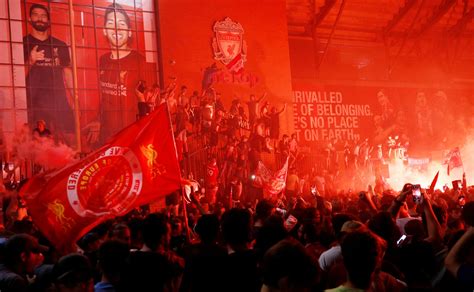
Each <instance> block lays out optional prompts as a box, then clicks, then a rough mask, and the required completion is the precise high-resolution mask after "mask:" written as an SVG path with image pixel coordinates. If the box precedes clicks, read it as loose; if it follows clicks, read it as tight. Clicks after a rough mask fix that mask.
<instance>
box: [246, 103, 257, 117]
mask: <svg viewBox="0 0 474 292" xmlns="http://www.w3.org/2000/svg"><path fill="white" fill-rule="evenodd" d="M257 105H258V102H257V101H247V106H248V108H249V119H250V121H253V120H255V118H256V117H257Z"/></svg>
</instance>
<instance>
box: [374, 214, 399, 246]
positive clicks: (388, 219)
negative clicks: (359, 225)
mask: <svg viewBox="0 0 474 292" xmlns="http://www.w3.org/2000/svg"><path fill="white" fill-rule="evenodd" d="M367 226H368V227H369V229H370V230H371V231H373V232H374V233H375V234H377V235H378V236H380V237H382V238H383V239H385V240H386V241H387V242H388V243H389V244H390V245H395V244H396V242H397V239H398V238H400V235H401V234H400V229H399V228H398V226H397V224H396V223H395V221H394V220H393V219H392V216H391V215H390V213H389V212H379V213H377V214H376V215H375V216H373V217H372V219H370V221H369V223H368V224H367Z"/></svg>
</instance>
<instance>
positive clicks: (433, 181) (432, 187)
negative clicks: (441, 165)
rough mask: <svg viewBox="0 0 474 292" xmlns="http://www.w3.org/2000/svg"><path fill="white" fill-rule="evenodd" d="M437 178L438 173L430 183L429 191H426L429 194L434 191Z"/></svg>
mask: <svg viewBox="0 0 474 292" xmlns="http://www.w3.org/2000/svg"><path fill="white" fill-rule="evenodd" d="M438 177H439V171H438V172H437V173H436V175H435V177H434V178H433V180H432V181H431V185H430V189H429V190H428V193H429V194H432V193H434V189H435V187H436V183H437V182H438Z"/></svg>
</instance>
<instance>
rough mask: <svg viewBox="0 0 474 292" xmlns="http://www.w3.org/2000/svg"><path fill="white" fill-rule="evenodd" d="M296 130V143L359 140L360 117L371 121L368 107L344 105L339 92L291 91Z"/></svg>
mask: <svg viewBox="0 0 474 292" xmlns="http://www.w3.org/2000/svg"><path fill="white" fill-rule="evenodd" d="M293 112H294V118H295V129H296V134H297V136H298V139H299V140H301V139H302V140H304V141H329V140H333V139H338V140H356V139H359V138H360V133H359V131H358V130H359V127H360V117H371V116H372V111H371V109H370V105H367V104H347V103H343V94H342V92H338V91H293Z"/></svg>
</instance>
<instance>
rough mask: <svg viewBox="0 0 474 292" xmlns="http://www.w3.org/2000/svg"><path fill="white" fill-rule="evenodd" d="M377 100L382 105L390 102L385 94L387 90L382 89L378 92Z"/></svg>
mask: <svg viewBox="0 0 474 292" xmlns="http://www.w3.org/2000/svg"><path fill="white" fill-rule="evenodd" d="M377 100H378V102H379V104H380V105H381V106H384V105H386V104H387V103H388V97H387V95H385V92H384V91H383V90H380V91H379V92H378V93H377Z"/></svg>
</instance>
